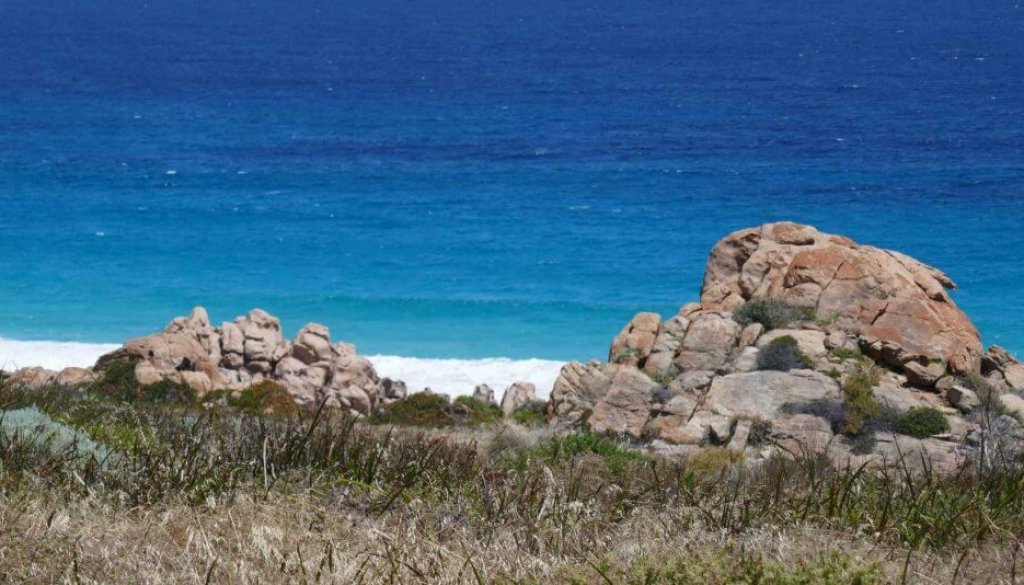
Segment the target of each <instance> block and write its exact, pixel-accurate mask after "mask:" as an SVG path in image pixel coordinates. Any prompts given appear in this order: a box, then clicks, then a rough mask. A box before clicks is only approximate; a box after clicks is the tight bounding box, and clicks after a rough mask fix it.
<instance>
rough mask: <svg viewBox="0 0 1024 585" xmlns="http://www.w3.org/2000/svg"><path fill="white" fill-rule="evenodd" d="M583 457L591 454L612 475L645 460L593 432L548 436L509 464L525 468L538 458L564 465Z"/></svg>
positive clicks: (617, 443) (613, 440)
mask: <svg viewBox="0 0 1024 585" xmlns="http://www.w3.org/2000/svg"><path fill="white" fill-rule="evenodd" d="M585 455H595V456H597V457H598V458H600V459H601V460H602V461H603V462H604V464H605V465H606V466H607V468H608V470H609V471H611V472H612V473H615V474H621V473H623V472H624V471H625V470H626V469H627V468H628V467H629V466H630V465H631V464H637V463H643V462H645V461H647V458H646V457H645V456H644V455H643V454H641V453H639V452H637V451H633V450H631V449H627V448H626V447H624V446H623V445H622V444H621V443H620V442H619V441H617V440H615V439H612V438H610V437H606V436H604V435H600V434H597V433H570V434H568V435H562V436H556V437H552V438H551V439H550V440H548V441H544V442H543V443H541V444H539V445H537V446H536V447H534V448H533V449H531V450H529V451H527V452H526V453H524V454H522V455H521V456H520V457H518V458H517V459H516V460H515V461H513V462H512V464H513V467H515V468H518V469H527V468H529V467H530V465H529V462H530V461H531V460H534V459H540V460H542V461H544V462H546V463H548V464H551V465H559V464H564V463H567V462H569V461H571V460H573V459H576V458H578V457H581V456H585Z"/></svg>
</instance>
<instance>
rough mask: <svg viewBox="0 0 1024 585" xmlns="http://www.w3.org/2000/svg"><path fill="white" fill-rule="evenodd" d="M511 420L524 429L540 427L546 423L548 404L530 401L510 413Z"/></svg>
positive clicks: (540, 401)
mask: <svg viewBox="0 0 1024 585" xmlns="http://www.w3.org/2000/svg"><path fill="white" fill-rule="evenodd" d="M512 420H513V422H515V423H516V424H520V425H523V426H525V427H540V426H544V425H545V424H547V422H548V403H547V402H544V401H543V400H531V401H529V402H527V403H526V404H524V405H522V406H520V407H519V408H517V409H516V410H515V412H513V413H512Z"/></svg>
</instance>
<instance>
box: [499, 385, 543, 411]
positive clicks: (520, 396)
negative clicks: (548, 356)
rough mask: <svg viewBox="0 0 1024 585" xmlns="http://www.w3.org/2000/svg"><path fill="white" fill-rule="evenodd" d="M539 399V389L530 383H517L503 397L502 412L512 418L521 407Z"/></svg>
mask: <svg viewBox="0 0 1024 585" xmlns="http://www.w3.org/2000/svg"><path fill="white" fill-rule="evenodd" d="M536 398H537V387H536V386H535V385H533V384H532V383H530V382H515V383H513V384H512V385H511V386H509V387H508V388H505V394H503V395H502V396H501V412H502V413H504V415H505V416H512V413H514V412H515V411H516V410H517V409H519V407H521V406H523V405H525V404H526V403H528V402H530V401H531V400H534V399H536Z"/></svg>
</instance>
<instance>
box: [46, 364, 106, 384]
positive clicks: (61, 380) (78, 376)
mask: <svg viewBox="0 0 1024 585" xmlns="http://www.w3.org/2000/svg"><path fill="white" fill-rule="evenodd" d="M96 378H97V376H96V372H94V371H92V370H90V369H88V368H73V367H72V368H64V369H63V370H61V371H60V372H58V373H57V376H56V377H55V380H56V382H57V383H58V384H60V385H61V386H67V387H75V386H82V385H83V384H89V383H90V382H94V381H96Z"/></svg>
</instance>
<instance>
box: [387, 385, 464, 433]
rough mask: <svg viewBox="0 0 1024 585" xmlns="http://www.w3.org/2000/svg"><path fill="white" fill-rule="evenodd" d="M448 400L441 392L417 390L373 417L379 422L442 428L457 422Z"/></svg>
mask: <svg viewBox="0 0 1024 585" xmlns="http://www.w3.org/2000/svg"><path fill="white" fill-rule="evenodd" d="M450 406H451V405H450V404H448V401H447V400H446V399H445V397H444V396H441V395H440V394H432V393H430V392H416V393H414V394H410V395H409V396H407V397H406V398H404V399H402V400H399V401H397V402H393V403H391V404H390V405H388V406H387V407H386V408H384V409H383V410H382V411H381V412H380V413H378V414H376V415H375V416H373V417H372V418H371V422H375V423H378V424H393V425H408V426H414V427H428V428H440V427H447V426H451V425H453V424H455V419H454V418H453V417H452V415H451V413H450V412H449V407H450Z"/></svg>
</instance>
